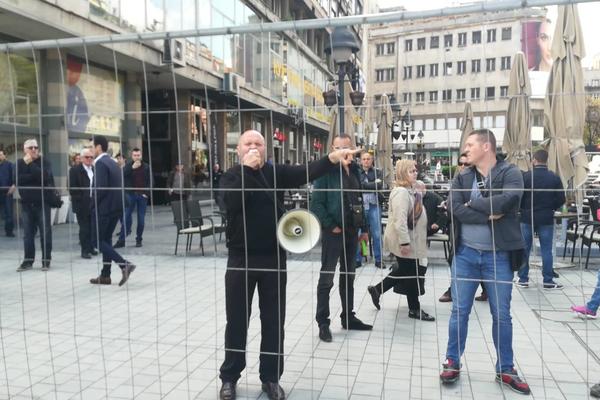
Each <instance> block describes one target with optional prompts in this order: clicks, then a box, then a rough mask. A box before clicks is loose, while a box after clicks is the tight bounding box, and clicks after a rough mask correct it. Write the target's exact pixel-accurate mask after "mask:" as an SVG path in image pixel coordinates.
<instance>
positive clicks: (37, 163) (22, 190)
mask: <svg viewBox="0 0 600 400" xmlns="http://www.w3.org/2000/svg"><path fill="white" fill-rule="evenodd" d="M17 187H18V189H19V196H20V197H21V202H22V203H27V204H35V205H42V203H43V202H44V201H47V199H46V197H47V196H46V193H47V191H48V190H53V187H54V178H53V177H52V171H51V170H50V164H49V163H48V162H46V161H45V160H42V157H38V158H37V159H36V160H34V161H32V162H30V163H29V164H26V163H25V161H23V159H22V158H20V159H18V160H17ZM42 191H44V192H46V193H45V194H44V196H42Z"/></svg>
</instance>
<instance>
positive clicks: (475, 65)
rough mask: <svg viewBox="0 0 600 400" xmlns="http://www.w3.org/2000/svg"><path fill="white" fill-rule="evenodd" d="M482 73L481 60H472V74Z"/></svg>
mask: <svg viewBox="0 0 600 400" xmlns="http://www.w3.org/2000/svg"><path fill="white" fill-rule="evenodd" d="M479 72H481V60H471V73H474V74H477V73H479Z"/></svg>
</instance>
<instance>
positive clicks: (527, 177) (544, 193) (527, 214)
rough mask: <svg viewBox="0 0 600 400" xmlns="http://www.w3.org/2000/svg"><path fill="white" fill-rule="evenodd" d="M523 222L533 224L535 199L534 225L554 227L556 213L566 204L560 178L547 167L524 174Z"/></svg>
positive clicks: (534, 168)
mask: <svg viewBox="0 0 600 400" xmlns="http://www.w3.org/2000/svg"><path fill="white" fill-rule="evenodd" d="M523 188H524V190H523V198H522V199H521V222H522V223H524V224H531V222H532V219H531V206H532V198H533V225H534V226H540V225H554V211H556V210H558V209H559V208H560V207H561V206H562V205H563V204H565V191H564V188H563V185H562V181H561V180H560V178H559V177H558V176H557V175H556V174H555V173H554V172H552V171H549V170H548V167H547V166H546V165H538V166H535V167H533V170H532V171H527V172H525V173H524V174H523Z"/></svg>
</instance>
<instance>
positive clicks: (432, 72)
mask: <svg viewBox="0 0 600 400" xmlns="http://www.w3.org/2000/svg"><path fill="white" fill-rule="evenodd" d="M429 76H438V65H437V64H429Z"/></svg>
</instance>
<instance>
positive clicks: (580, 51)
mask: <svg viewBox="0 0 600 400" xmlns="http://www.w3.org/2000/svg"><path fill="white" fill-rule="evenodd" d="M584 56H585V51H584V45H583V35H582V32H581V25H580V23H579V15H578V13H577V6H576V5H566V6H560V7H559V10H558V21H557V24H556V31H555V33H554V41H553V42H552V58H553V60H554V62H553V64H552V70H551V71H550V77H549V79H548V87H547V95H546V100H545V103H544V134H545V136H546V137H547V140H546V142H545V143H546V145H547V149H548V153H549V154H548V155H549V157H548V168H550V169H551V170H552V171H554V172H556V173H557V174H558V175H559V176H560V178H561V180H562V182H563V186H564V187H565V188H571V189H577V188H579V187H580V186H581V185H583V184H584V183H585V181H586V179H587V173H588V170H589V169H588V161H587V156H586V154H585V147H584V145H583V128H584V124H585V91H584V88H583V71H582V69H581V59H582V58H583V57H584ZM581 200H582V199H581V197H580V196H578V201H581Z"/></svg>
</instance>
